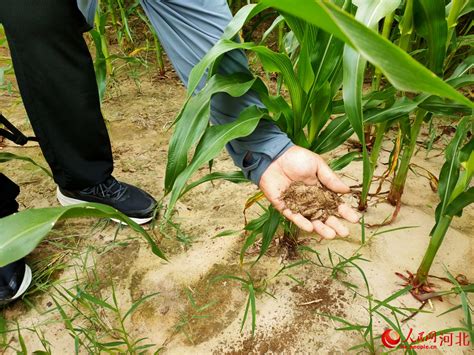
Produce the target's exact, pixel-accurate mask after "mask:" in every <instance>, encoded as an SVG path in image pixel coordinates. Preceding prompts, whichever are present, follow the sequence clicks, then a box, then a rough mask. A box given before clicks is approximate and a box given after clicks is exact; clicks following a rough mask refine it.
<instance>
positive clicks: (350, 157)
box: [329, 152, 361, 171]
mask: <svg viewBox="0 0 474 355" xmlns="http://www.w3.org/2000/svg"><path fill="white" fill-rule="evenodd" d="M360 159H361V155H360V153H359V152H349V153H347V154H345V155H343V156H342V157H339V158H337V159H335V160H332V161H330V162H329V166H330V168H331V169H332V170H334V171H338V170H341V169H344V168H345V167H346V166H348V165H349V164H350V163H352V162H353V161H354V160H360Z"/></svg>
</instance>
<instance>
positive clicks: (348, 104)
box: [343, 0, 400, 204]
mask: <svg viewBox="0 0 474 355" xmlns="http://www.w3.org/2000/svg"><path fill="white" fill-rule="evenodd" d="M354 3H355V4H356V5H357V6H358V9H357V13H356V20H358V21H360V22H361V23H363V24H364V25H366V26H367V27H368V28H374V27H375V26H376V25H377V24H378V22H379V21H380V20H381V19H382V18H384V17H385V16H386V15H388V14H390V13H391V12H393V11H395V9H396V8H397V7H398V5H399V4H400V0H364V1H361V0H359V1H354ZM366 65H367V60H366V59H364V58H363V57H362V55H361V54H360V53H358V52H357V51H356V50H355V49H354V48H352V47H350V46H347V45H346V46H345V48H344V72H343V80H344V85H343V97H344V107H345V109H346V113H347V117H348V119H349V122H350V123H351V126H352V128H353V129H354V131H355V133H356V134H357V136H358V137H359V140H360V142H361V145H362V160H363V174H362V176H363V182H362V195H361V201H362V203H363V204H365V202H366V201H367V195H368V193H369V188H370V184H371V182H372V175H373V172H372V169H371V161H370V156H369V153H368V151H367V146H366V144H365V132H364V115H363V111H362V93H363V85H364V74H365V67H366Z"/></svg>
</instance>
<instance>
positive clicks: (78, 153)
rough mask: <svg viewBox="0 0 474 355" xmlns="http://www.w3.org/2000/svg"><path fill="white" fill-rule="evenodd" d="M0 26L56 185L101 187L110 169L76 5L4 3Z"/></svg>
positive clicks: (33, 0)
mask: <svg viewBox="0 0 474 355" xmlns="http://www.w3.org/2000/svg"><path fill="white" fill-rule="evenodd" d="M0 22H2V24H3V26H4V28H5V33H6V35H7V39H8V43H9V46H10V50H11V55H12V60H13V65H14V69H15V74H16V77H17V80H18V85H19V88H20V92H21V96H22V99H23V103H24V105H25V108H26V111H27V113H28V118H29V119H30V121H31V124H32V127H33V130H34V132H35V134H36V136H37V137H38V139H39V143H40V145H41V148H42V151H43V154H44V156H45V158H46V160H47V161H48V163H49V165H50V167H51V169H52V171H53V175H54V179H55V181H56V182H57V184H58V185H59V186H60V187H62V188H66V189H82V188H85V187H89V186H93V185H96V184H99V183H102V182H103V181H104V180H106V179H107V178H108V177H109V176H110V175H111V173H112V170H113V161H112V152H111V148H110V141H109V137H108V133H107V130H106V127H105V123H104V120H103V117H102V114H101V110H100V102H99V96H98V90H97V84H96V80H95V73H94V67H93V62H92V59H91V55H90V53H89V50H88V48H87V45H86V43H85V41H84V38H83V32H84V31H85V30H86V29H87V27H88V25H87V24H86V22H85V19H84V17H83V16H82V14H81V13H80V11H79V9H78V8H77V4H76V2H75V1H64V0H2V1H0Z"/></svg>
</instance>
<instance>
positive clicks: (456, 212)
mask: <svg viewBox="0 0 474 355" xmlns="http://www.w3.org/2000/svg"><path fill="white" fill-rule="evenodd" d="M471 203H474V187H471V188H469V189H468V190H467V191H464V192H463V193H461V194H460V195H459V196H458V197H456V198H455V199H454V200H453V201H452V202H451V203H450V204H449V205H448V206H447V207H446V214H447V215H448V216H460V214H461V213H462V210H463V209H464V207H466V206H468V205H470V204H471Z"/></svg>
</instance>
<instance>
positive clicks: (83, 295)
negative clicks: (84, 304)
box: [76, 287, 117, 312]
mask: <svg viewBox="0 0 474 355" xmlns="http://www.w3.org/2000/svg"><path fill="white" fill-rule="evenodd" d="M76 297H77V298H79V299H84V300H86V301H88V302H90V303H92V304H95V305H96V306H99V307H102V308H107V309H110V310H112V311H114V312H117V309H116V308H115V307H114V306H112V305H110V304H109V303H107V302H105V301H104V300H101V299H99V298H97V297H95V296H93V295H91V294H89V293H87V292H86V291H84V290H82V289H80V288H79V287H78V288H77V296H76Z"/></svg>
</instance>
